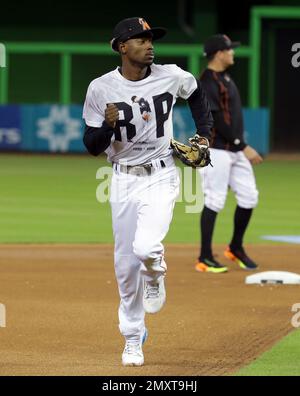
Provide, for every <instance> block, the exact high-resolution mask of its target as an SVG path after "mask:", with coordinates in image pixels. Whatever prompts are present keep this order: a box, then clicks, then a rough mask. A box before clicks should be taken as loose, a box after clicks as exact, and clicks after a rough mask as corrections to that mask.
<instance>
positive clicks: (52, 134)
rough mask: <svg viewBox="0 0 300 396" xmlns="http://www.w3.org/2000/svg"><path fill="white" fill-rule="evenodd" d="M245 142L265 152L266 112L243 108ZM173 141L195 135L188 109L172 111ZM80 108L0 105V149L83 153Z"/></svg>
mask: <svg viewBox="0 0 300 396" xmlns="http://www.w3.org/2000/svg"><path fill="white" fill-rule="evenodd" d="M243 115H244V124H245V139H246V142H247V143H248V144H250V145H251V146H252V147H254V148H255V149H256V150H257V151H258V152H259V153H261V154H267V153H268V152H269V110H268V109H244V110H243ZM173 125H174V137H175V139H177V140H179V141H182V142H185V143H187V141H188V138H189V137H191V136H193V135H194V134H195V132H196V128H195V124H194V121H193V118H192V116H191V112H190V109H189V107H188V106H178V107H175V108H174V112H173ZM83 131H84V122H83V120H82V106H79V105H78V106H77V105H72V106H61V105H22V106H0V150H2V149H3V150H24V151H39V152H52V153H65V152H72V153H80V152H85V151H86V150H85V147H84V145H83V142H82V137H83Z"/></svg>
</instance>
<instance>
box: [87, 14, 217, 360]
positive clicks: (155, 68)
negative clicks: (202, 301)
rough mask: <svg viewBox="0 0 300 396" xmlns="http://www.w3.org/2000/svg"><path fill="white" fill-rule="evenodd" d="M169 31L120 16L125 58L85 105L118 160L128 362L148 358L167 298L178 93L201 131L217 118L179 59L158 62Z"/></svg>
mask: <svg viewBox="0 0 300 396" xmlns="http://www.w3.org/2000/svg"><path fill="white" fill-rule="evenodd" d="M165 33H166V30H165V29H163V28H152V29H151V28H150V26H149V25H148V24H147V22H146V21H145V20H144V19H143V18H128V19H125V20H122V21H121V22H119V23H118V24H117V25H116V27H115V29H114V31H113V39H112V41H111V46H112V49H113V50H114V51H117V52H119V54H120V56H121V61H122V65H121V67H117V68H116V69H115V70H113V71H111V72H110V73H107V74H105V75H103V76H101V77H100V78H97V79H95V80H94V81H92V82H91V84H90V85H89V88H88V91H87V95H86V100H85V104H84V110H83V118H84V119H85V123H86V129H85V134H84V143H85V145H86V147H87V149H88V151H89V152H90V153H91V154H92V155H98V154H100V153H101V152H103V151H105V152H106V154H107V156H108V160H109V161H110V162H111V163H112V166H113V177H112V181H111V197H110V203H111V209H112V222H113V232H114V240H115V252H114V253H115V254H114V257H115V273H116V279H117V282H118V287H119V294H120V300H121V301H120V306H119V328H120V332H121V334H122V335H123V336H124V337H125V348H124V351H123V354H122V363H123V365H125V366H141V365H143V363H144V355H143V351H142V344H143V342H144V341H145V339H146V337H147V330H146V327H145V312H147V313H156V312H158V311H159V310H160V309H161V308H162V306H163V304H164V302H165V299H166V292H165V286H164V278H165V275H166V269H167V266H166V262H165V259H164V247H163V245H162V241H163V239H164V238H165V236H166V234H167V232H168V229H169V226H170V222H171V219H172V214H173V208H174V203H175V199H176V196H177V194H178V187H179V178H178V174H177V171H176V167H175V165H174V160H173V157H172V150H171V149H170V139H171V138H172V136H173V126H172V111H173V106H174V104H175V102H176V99H177V98H178V97H181V98H184V99H187V100H188V103H189V105H190V108H191V111H192V116H193V118H194V121H195V124H196V128H197V131H198V132H199V135H209V133H210V130H211V128H212V124H213V121H212V116H211V112H210V108H209V104H208V101H207V100H206V97H205V95H204V93H203V90H202V89H201V86H200V83H198V82H197V81H196V79H195V78H194V77H193V76H192V75H191V74H190V73H188V72H186V71H184V70H182V69H181V68H179V67H177V66H176V65H156V64H154V63H153V60H154V49H153V41H154V40H157V39H160V38H161V37H163V36H164V35H165ZM141 98H142V99H141ZM136 102H137V103H138V104H139V105H137V104H136ZM145 104H146V106H145ZM142 105H143V109H141V106H142ZM141 110H143V111H141ZM145 110H147V117H146V118H145V114H144V113H145Z"/></svg>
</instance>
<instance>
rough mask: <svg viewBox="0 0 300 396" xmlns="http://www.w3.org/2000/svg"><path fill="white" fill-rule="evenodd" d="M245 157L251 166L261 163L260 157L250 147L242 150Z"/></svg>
mask: <svg viewBox="0 0 300 396" xmlns="http://www.w3.org/2000/svg"><path fill="white" fill-rule="evenodd" d="M243 152H244V154H245V156H246V157H247V158H248V160H249V161H250V162H251V164H252V165H257V164H260V163H261V162H263V159H262V157H261V156H260V155H259V154H258V152H257V151H256V150H254V148H253V147H251V146H246V147H245V148H244V150H243Z"/></svg>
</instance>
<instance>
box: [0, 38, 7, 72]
mask: <svg viewBox="0 0 300 396" xmlns="http://www.w3.org/2000/svg"><path fill="white" fill-rule="evenodd" d="M0 67H6V48H5V45H4V44H2V43H0Z"/></svg>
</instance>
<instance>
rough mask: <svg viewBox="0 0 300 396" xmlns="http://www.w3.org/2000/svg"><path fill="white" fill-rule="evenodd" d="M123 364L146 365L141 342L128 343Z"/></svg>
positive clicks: (123, 355)
mask: <svg viewBox="0 0 300 396" xmlns="http://www.w3.org/2000/svg"><path fill="white" fill-rule="evenodd" d="M122 364H123V366H142V365H143V364H144V354H143V351H142V346H141V344H140V343H139V342H134V341H126V345H125V348H124V351H123V354H122Z"/></svg>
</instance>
